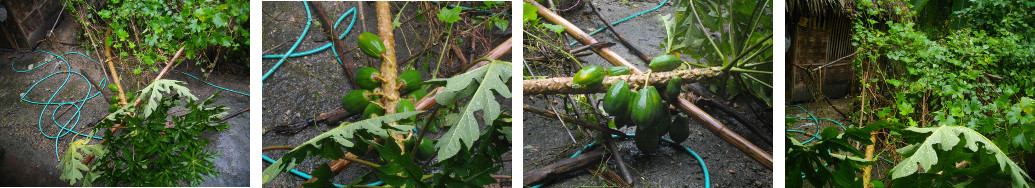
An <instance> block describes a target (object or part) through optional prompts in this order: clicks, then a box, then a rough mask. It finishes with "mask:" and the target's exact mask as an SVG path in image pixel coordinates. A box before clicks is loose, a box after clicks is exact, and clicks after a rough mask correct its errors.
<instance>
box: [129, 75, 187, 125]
mask: <svg viewBox="0 0 1035 188" xmlns="http://www.w3.org/2000/svg"><path fill="white" fill-rule="evenodd" d="M180 84H184V82H182V81H176V80H166V79H160V80H155V83H152V84H151V85H148V86H147V87H145V88H144V89H143V90H140V92H141V95H140V96H141V97H143V96H150V97H148V99H147V101H145V102H146V103H144V113H143V115H144V118H147V117H148V116H151V112H154V110H155V108H158V101H161V100H162V97H165V95H162V93H170V92H169V91H175V92H176V94H179V95H180V96H181V97H186V98H188V99H190V100H191V101H196V100H198V97H195V96H194V95H193V94H190V89H187V87H183V86H181V85H180Z"/></svg>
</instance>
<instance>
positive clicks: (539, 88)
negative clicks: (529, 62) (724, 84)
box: [522, 67, 722, 95]
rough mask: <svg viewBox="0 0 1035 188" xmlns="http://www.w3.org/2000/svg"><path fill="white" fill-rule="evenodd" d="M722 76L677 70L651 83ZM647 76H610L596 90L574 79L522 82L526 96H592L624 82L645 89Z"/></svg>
mask: <svg viewBox="0 0 1035 188" xmlns="http://www.w3.org/2000/svg"><path fill="white" fill-rule="evenodd" d="M721 75H722V72H721V71H719V67H712V68H703V69H689V70H676V71H668V72H659V73H651V74H650V80H649V82H650V83H651V84H652V85H656V86H661V85H664V84H667V83H668V80H669V79H672V78H675V77H679V78H682V79H683V81H684V82H698V81H704V80H707V79H711V78H716V77H719V76H721ZM647 76H648V75H647V74H644V73H641V74H630V75H622V76H609V77H605V78H604V81H603V82H604V86H602V87H599V88H596V89H581V88H575V87H573V86H572V77H554V78H546V79H534V80H524V81H522V85H523V87H522V88H523V91H524V92H525V95H550V94H590V93H603V92H605V91H607V88H608V87H611V84H614V83H616V82H618V81H621V80H624V81H625V82H626V83H629V86H630V87H633V88H638V87H643V82H644V81H648V78H647Z"/></svg>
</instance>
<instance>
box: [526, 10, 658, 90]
mask: <svg viewBox="0 0 1035 188" xmlns="http://www.w3.org/2000/svg"><path fill="white" fill-rule="evenodd" d="M525 2H527V3H531V4H532V5H535V6H536V7H539V11H537V12H536V13H539V15H540V16H542V17H543V18H546V20H548V21H550V22H553V23H555V24H557V25H561V26H564V31H565V32H567V33H568V34H569V35H571V36H572V37H574V38H575V39H576V40H578V41H579V42H580V43H582V44H587V45H588V44H593V43H597V39H594V38H593V37H591V36H589V34H587V33H586V32H584V31H582V30H581V29H578V28H579V27H578V26H575V24H572V23H571V22H569V21H568V20H566V19H564V18H563V17H561V16H560V15H557V13H555V12H553V11H550V9H548V8H546V7H543V5H541V4H539V2H536V1H532V0H525ZM593 52H596V53H597V54H598V55H600V57H602V58H604V59H605V60H607V61H609V62H611V63H613V64H615V65H616V66H628V67H629V70H631V71H632V70H634V71H633V72H634V73H638V72H642V71H640V69H637V68H636V66H634V65H633V64H632V63H629V61H626V60H625V59H624V58H622V57H621V56H618V53H615V51H611V49H609V48H593Z"/></svg>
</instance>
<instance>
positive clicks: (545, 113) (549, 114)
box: [523, 105, 628, 137]
mask: <svg viewBox="0 0 1035 188" xmlns="http://www.w3.org/2000/svg"><path fill="white" fill-rule="evenodd" d="M523 108H524V109H525V112H532V113H534V114H539V115H541V116H544V117H550V118H553V117H556V116H560V117H561V119H563V120H564V121H567V122H571V123H574V124H575V125H578V126H582V127H586V128H590V129H594V130H598V131H603V132H604V133H606V134H610V135H618V136H619V137H628V136H627V135H626V134H625V133H623V132H621V131H618V130H614V129H611V128H607V127H603V126H601V125H599V124H594V123H590V122H586V121H583V120H581V119H579V118H575V117H571V116H568V115H564V114H557V113H553V112H551V111H549V110H546V109H540V108H536V107H532V106H528V105H524V107H523ZM605 125H606V124H605Z"/></svg>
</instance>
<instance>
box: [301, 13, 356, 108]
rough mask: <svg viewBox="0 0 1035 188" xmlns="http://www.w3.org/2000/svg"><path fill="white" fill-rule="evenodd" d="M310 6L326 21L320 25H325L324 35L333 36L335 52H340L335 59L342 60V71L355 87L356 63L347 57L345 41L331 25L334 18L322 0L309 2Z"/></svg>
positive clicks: (322, 20) (318, 17) (321, 20)
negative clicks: (354, 72)
mask: <svg viewBox="0 0 1035 188" xmlns="http://www.w3.org/2000/svg"><path fill="white" fill-rule="evenodd" d="M309 7H310V8H312V9H313V12H315V13H316V18H317V19H320V23H324V24H320V25H321V26H323V33H324V35H326V36H327V37H328V38H331V44H332V45H334V50H335V51H336V52H335V53H337V54H338V55H337V56H336V57H335V59H336V61H338V60H340V61H341V62H339V63H341V64H340V65H341V70H342V72H344V73H345V80H346V81H347V82H349V83H350V84H349V85H351V86H352V87H353V88H355V87H356V83H355V81H354V79H353V78H355V76H354V75H353V74H352V70H356V64H354V63H352V62H350V61H349V58H348V57H347V56H348V55H349V54H348V53H346V52H345V50H346V48H345V41H342V40H341V39H338V35H337V34H336V33H334V26H333V25H331V23H334V22H331V21H333V20H331V18H330V17H328V16H327V11H324V9H323V6H321V3H320V2H315V1H314V2H309Z"/></svg>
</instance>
